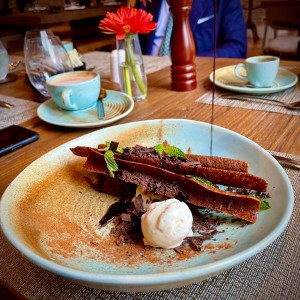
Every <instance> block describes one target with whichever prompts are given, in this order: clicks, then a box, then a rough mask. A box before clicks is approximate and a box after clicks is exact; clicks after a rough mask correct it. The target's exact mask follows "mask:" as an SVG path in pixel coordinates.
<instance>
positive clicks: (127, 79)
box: [124, 53, 132, 97]
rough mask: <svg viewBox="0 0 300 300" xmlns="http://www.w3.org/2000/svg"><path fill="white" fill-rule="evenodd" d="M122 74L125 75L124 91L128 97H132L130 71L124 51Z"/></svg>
mask: <svg viewBox="0 0 300 300" xmlns="http://www.w3.org/2000/svg"><path fill="white" fill-rule="evenodd" d="M124 76H125V87H126V93H127V94H128V95H129V96H130V97H132V90H131V81H130V71H129V57H128V54H127V53H125V66H124Z"/></svg>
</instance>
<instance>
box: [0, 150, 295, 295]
mask: <svg viewBox="0 0 300 300" xmlns="http://www.w3.org/2000/svg"><path fill="white" fill-rule="evenodd" d="M276 154H278V155H281V156H284V157H290V158H294V159H298V160H300V156H296V155H288V154H283V153H276ZM285 171H286V173H287V174H288V176H289V178H290V180H291V183H292V185H293V188H294V193H295V206H294V210H293V214H292V217H291V220H290V222H289V225H288V226H287V228H286V230H285V231H284V232H283V233H282V234H281V236H280V237H279V238H277V239H276V240H275V241H274V242H273V243H272V244H271V245H269V246H268V247H267V248H266V249H265V250H263V251H262V252H260V253H259V254H257V255H255V256H254V257H252V258H250V259H249V260H247V261H246V262H244V263H242V264H240V265H238V266H235V267H234V268H232V269H230V270H228V271H225V272H223V273H221V274H219V275H218V276H216V277H213V278H210V279H208V280H206V281H202V282H199V283H196V284H192V285H189V286H186V287H183V288H177V289H171V290H166V291H159V292H148V293H136V294H129V293H123V292H106V291H102V290H97V289H92V288H86V287H83V286H79V285H76V284H73V283H71V282H69V281H67V280H65V279H62V278H60V277H58V276H56V275H54V274H52V273H49V272H47V271H45V270H42V269H40V268H39V267H37V266H35V265H34V264H32V263H30V262H29V261H27V260H26V259H25V258H23V257H22V255H21V254H20V253H18V252H17V250H15V249H14V248H13V247H12V246H11V245H10V244H9V243H8V242H7V241H6V239H5V238H4V236H3V234H2V233H0V243H1V248H0V278H1V279H3V280H5V281H7V282H9V283H11V284H12V285H13V286H14V287H15V288H16V289H17V290H18V291H19V292H21V293H22V294H24V295H25V296H26V297H28V299H60V300H64V299H68V300H69V299H75V300H81V299H84V300H88V299H103V300H112V299H115V300H118V299H120V300H157V299H170V300H171V299H189V300H191V299H195V300H196V299H218V300H219V299H228V300H229V299H230V300H236V299H243V300H252V299H253V300H257V299H259V300H262V299H263V300H277V299H278V300H279V299H280V300H282V299H289V300H296V299H297V300H298V299H300V273H299V270H300V255H299V254H300V253H299V249H300V239H299V229H300V228H299V220H300V187H299V182H300V172H299V171H297V170H295V169H288V168H285ZM282 201H284V199H282ZM0 296H1V295H0ZM0 298H1V297H0Z"/></svg>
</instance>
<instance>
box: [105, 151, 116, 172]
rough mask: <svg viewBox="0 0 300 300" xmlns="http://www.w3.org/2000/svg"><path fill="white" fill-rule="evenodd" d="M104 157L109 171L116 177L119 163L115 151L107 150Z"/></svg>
mask: <svg viewBox="0 0 300 300" xmlns="http://www.w3.org/2000/svg"><path fill="white" fill-rule="evenodd" d="M104 159H105V162H106V166H107V169H108V172H109V175H110V177H113V178H114V177H115V172H116V171H118V169H119V168H118V164H117V163H116V161H115V157H114V152H113V151H112V150H107V151H106V152H105V154H104Z"/></svg>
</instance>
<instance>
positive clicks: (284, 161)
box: [273, 154, 300, 170]
mask: <svg viewBox="0 0 300 300" xmlns="http://www.w3.org/2000/svg"><path fill="white" fill-rule="evenodd" d="M273 157H274V158H276V160H278V162H279V163H280V164H281V165H283V166H287V167H292V168H296V169H299V170H300V161H298V160H295V159H292V158H287V157H282V156H278V155H275V154H273Z"/></svg>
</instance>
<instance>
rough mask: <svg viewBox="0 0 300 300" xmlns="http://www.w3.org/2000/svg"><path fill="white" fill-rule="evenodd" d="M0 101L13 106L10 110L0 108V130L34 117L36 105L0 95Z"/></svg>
mask: <svg viewBox="0 0 300 300" xmlns="http://www.w3.org/2000/svg"><path fill="white" fill-rule="evenodd" d="M0 101H5V102H7V103H10V104H12V105H14V106H13V107H12V108H9V109H8V108H5V107H1V106H0V129H1V128H4V127H7V126H10V125H18V124H21V123H24V122H26V121H28V120H30V119H32V118H34V117H35V116H37V114H36V110H37V107H38V106H39V104H38V103H36V102H33V101H28V100H23V99H19V98H14V97H9V96H4V95H0Z"/></svg>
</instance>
